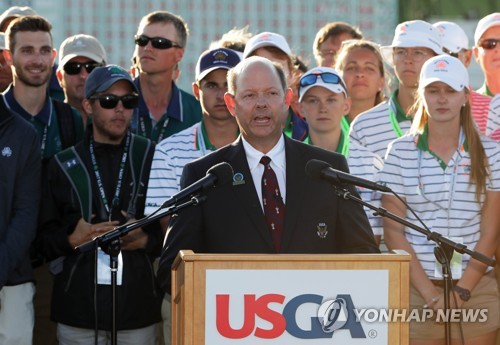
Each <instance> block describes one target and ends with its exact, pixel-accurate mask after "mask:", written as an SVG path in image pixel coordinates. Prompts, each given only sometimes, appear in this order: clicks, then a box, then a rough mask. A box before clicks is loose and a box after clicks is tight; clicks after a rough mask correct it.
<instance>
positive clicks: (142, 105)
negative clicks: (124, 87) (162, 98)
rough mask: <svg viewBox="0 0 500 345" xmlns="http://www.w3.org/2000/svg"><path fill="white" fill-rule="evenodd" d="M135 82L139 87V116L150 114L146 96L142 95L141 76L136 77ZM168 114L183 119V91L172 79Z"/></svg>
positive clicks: (179, 119)
mask: <svg viewBox="0 0 500 345" xmlns="http://www.w3.org/2000/svg"><path fill="white" fill-rule="evenodd" d="M134 84H135V86H137V89H138V90H139V105H138V106H137V108H138V109H139V116H148V115H149V109H148V106H147V105H146V102H145V101H144V98H143V97H142V92H141V83H140V80H139V77H137V78H135V80H134ZM166 114H167V116H168V117H171V118H173V119H176V120H178V121H182V118H183V114H182V103H181V93H180V90H179V88H178V87H177V85H175V83H174V82H173V81H172V97H171V98H170V101H169V102H168V107H167V112H166ZM163 116H165V115H163Z"/></svg>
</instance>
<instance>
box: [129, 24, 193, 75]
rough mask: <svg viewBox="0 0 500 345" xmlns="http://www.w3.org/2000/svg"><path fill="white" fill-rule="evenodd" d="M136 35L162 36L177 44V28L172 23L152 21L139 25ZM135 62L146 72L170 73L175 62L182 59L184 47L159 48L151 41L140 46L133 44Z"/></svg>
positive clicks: (172, 71)
mask: <svg viewBox="0 0 500 345" xmlns="http://www.w3.org/2000/svg"><path fill="white" fill-rule="evenodd" d="M137 35H143V36H147V37H149V38H153V37H162V38H166V39H168V40H170V41H172V42H175V43H177V44H179V37H178V35H177V30H176V29H175V26H174V24H172V23H167V24H164V23H154V24H149V25H147V26H145V27H140V28H139V30H138V31H137ZM135 49H136V53H135V54H134V55H135V56H137V64H138V66H139V69H140V70H141V71H142V72H144V73H147V74H155V73H161V72H166V71H169V73H170V75H172V74H173V73H174V69H175V66H176V64H177V63H179V62H180V61H181V60H182V56H183V55H184V48H177V47H171V48H168V49H159V48H155V47H153V46H152V44H151V41H149V42H148V44H147V45H145V46H144V47H141V46H139V45H137V44H136V45H135Z"/></svg>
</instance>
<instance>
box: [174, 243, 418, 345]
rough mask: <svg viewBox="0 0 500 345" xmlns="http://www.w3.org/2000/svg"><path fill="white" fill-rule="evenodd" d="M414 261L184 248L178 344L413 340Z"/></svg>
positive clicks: (177, 291) (179, 262)
mask: <svg viewBox="0 0 500 345" xmlns="http://www.w3.org/2000/svg"><path fill="white" fill-rule="evenodd" d="M409 263H410V255H408V254H407V253H406V252H397V253H388V254H195V253H193V252H192V251H189V250H182V251H180V252H179V255H178V256H177V258H176V260H175V261H174V264H173V266H172V344H175V345H203V344H206V345H224V344H231V345H239V344H242V345H243V344H244V345H253V344H259V345H260V344H272V345H294V344H296V345H301V344H305V345H307V344H314V345H322V344H325V345H326V344H370V345H375V344H391V345H394V344H408V343H409V324H408V322H406V321H404V318H405V317H401V315H402V313H404V312H408V309H409V287H410V275H409V274H410V271H409V267H410V266H409ZM398 316H399V317H398ZM406 317H407V315H406Z"/></svg>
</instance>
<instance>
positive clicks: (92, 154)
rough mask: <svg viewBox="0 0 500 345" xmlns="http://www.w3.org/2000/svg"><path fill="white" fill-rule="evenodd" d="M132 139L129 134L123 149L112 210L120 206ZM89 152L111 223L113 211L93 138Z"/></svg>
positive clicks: (91, 138)
mask: <svg viewBox="0 0 500 345" xmlns="http://www.w3.org/2000/svg"><path fill="white" fill-rule="evenodd" d="M130 137H131V135H130V132H129V133H128V134H127V140H126V142H125V148H124V149H123V155H122V160H121V162H120V171H119V172H118V181H117V182H116V188H115V195H114V196H113V200H112V203H111V207H112V208H115V207H118V206H119V204H120V191H121V188H122V182H123V175H124V172H125V164H126V162H127V157H128V148H129V145H130ZM89 150H90V158H91V159H92V167H93V168H94V173H95V178H96V180H97V187H98V188H99V193H100V194H101V200H102V203H103V205H104V207H105V208H106V212H108V217H109V221H111V211H112V209H110V207H109V204H108V199H107V198H106V193H105V192H104V185H103V183H102V178H101V174H100V172H99V166H98V165H97V159H96V156H95V152H94V139H93V137H92V136H91V137H90V144H89Z"/></svg>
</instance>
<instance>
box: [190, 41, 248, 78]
mask: <svg viewBox="0 0 500 345" xmlns="http://www.w3.org/2000/svg"><path fill="white" fill-rule="evenodd" d="M240 61H241V53H239V52H237V51H234V50H232V49H227V48H216V49H212V50H207V51H205V52H204V53H203V54H201V56H200V58H199V59H198V62H197V63H196V81H200V80H202V79H203V78H205V77H206V76H207V74H208V73H210V72H212V71H215V70H216V69H220V68H222V69H226V70H230V69H231V68H233V67H234V66H236V65H237V64H238V63H239V62H240Z"/></svg>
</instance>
